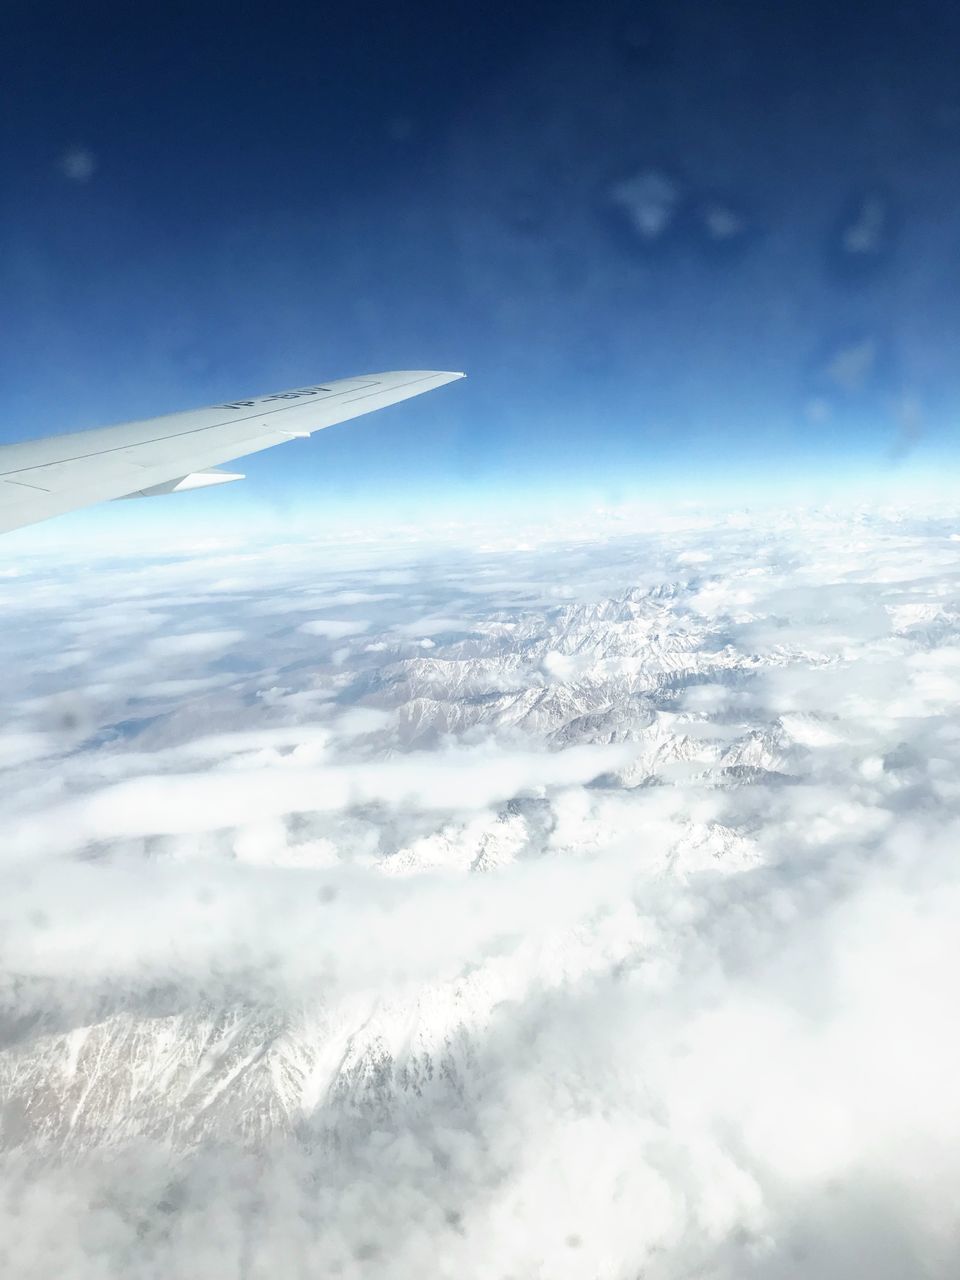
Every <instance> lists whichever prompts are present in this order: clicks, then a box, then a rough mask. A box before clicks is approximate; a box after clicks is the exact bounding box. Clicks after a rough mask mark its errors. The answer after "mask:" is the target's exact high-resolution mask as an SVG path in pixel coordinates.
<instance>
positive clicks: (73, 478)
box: [0, 369, 464, 533]
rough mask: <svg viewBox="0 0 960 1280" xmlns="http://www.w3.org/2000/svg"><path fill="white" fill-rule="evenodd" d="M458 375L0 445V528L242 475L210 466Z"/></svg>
mask: <svg viewBox="0 0 960 1280" xmlns="http://www.w3.org/2000/svg"><path fill="white" fill-rule="evenodd" d="M463 376H464V375H463V374H462V373H443V372H436V371H433V370H424V369H418V370H406V371H404V372H401V373H371V374H368V375H366V376H364V377H361V378H343V379H340V380H339V381H337V382H327V383H324V384H322V385H317V386H314V387H299V388H298V389H297V390H295V391H280V392H278V393H277V394H275V395H271V396H256V397H254V398H253V399H245V400H231V401H229V402H227V403H226V404H219V405H214V406H213V407H212V408H210V409H193V410H191V411H189V412H187V413H171V414H167V415H166V416H165V417H162V418H147V419H144V420H143V421H140V422H125V423H123V424H122V425H120V426H117V427H101V428H98V429H96V430H93V431H77V432H73V433H71V434H70V435H63V436H49V437H47V438H46V439H43V440H27V441H24V442H23V443H22V444H5V445H0V533H5V532H7V531H8V530H10V529H17V528H19V527H20V526H21V525H25V524H33V523H35V522H36V521H38V520H45V519H47V517H48V516H56V515H60V514H61V512H64V511H72V510H74V509H75V508H77V507H86V506H90V505H91V504H92V503H95V502H103V501H105V500H106V499H109V498H130V497H141V496H143V497H146V496H150V495H152V494H159V493H172V492H174V491H176V490H180V489H195V488H200V487H203V486H205V485H208V484H221V483H223V482H224V481H226V480H239V479H242V476H240V475H238V474H236V473H230V472H223V471H212V470H209V468H212V467H216V466H217V465H218V464H219V463H222V462H230V461H232V460H233V459H234V458H240V457H244V456H246V454H248V453H258V452H259V451H260V450H261V449H269V448H271V446H272V445H275V444H283V443H284V442H285V441H287V440H295V439H298V438H300V437H303V436H309V435H311V434H312V433H313V432H314V431H321V430H322V429H323V428H324V427H331V426H333V424H334V423H336V422H346V421H347V419H348V418H358V417H360V415H361V414H364V413H372V412H373V410H374V409H382V408H384V407H385V406H386V405H389V404H396V403H397V402H398V401H399V400H406V399H408V398H409V397H410V396H418V395H421V394H422V393H423V392H424V391H432V390H433V388H434V387H442V386H443V385H444V384H445V383H447V382H453V381H454V380H455V379H457V378H462V377H463Z"/></svg>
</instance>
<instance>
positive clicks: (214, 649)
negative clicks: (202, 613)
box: [147, 630, 243, 658]
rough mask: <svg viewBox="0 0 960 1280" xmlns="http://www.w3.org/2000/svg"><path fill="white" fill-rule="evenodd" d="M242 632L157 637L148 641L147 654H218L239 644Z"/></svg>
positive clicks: (178, 655)
mask: <svg viewBox="0 0 960 1280" xmlns="http://www.w3.org/2000/svg"><path fill="white" fill-rule="evenodd" d="M242 639H243V632H242V631H231V630H222V631H188V632H184V633H181V634H176V633H174V634H172V635H158V636H155V637H154V638H153V639H152V640H150V641H149V643H148V645H147V652H148V653H149V655H150V656H151V657H153V658H181V657H184V658H189V657H194V656H195V655H198V654H204V655H206V654H209V653H219V652H221V651H222V650H224V649H229V648H231V647H232V646H233V645H236V644H239V643H240V641H241V640H242Z"/></svg>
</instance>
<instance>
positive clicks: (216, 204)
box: [0, 0, 960, 519]
mask: <svg viewBox="0 0 960 1280" xmlns="http://www.w3.org/2000/svg"><path fill="white" fill-rule="evenodd" d="M0 24H2V28H3V30H2V32H0V35H2V39H3V45H4V48H5V50H6V53H5V64H6V70H5V77H4V84H3V86H2V88H0V97H2V111H0V121H2V123H0V172H2V174H3V178H4V181H3V184H2V187H0V332H2V334H3V346H2V357H0V394H2V404H3V406H4V411H3V416H2V422H0V438H2V439H11V440H13V439H18V438H25V437H28V436H31V435H39V434H45V433H50V432H56V431H62V430H72V429H78V428H81V427H84V426H93V425H100V424H103V423H107V422H113V421H121V420H124V419H127V418H133V417H143V416H150V415H152V414H155V413H158V412H165V411H171V410H175V409H178V408H189V407H194V406H197V405H201V404H204V403H212V402H216V401H219V400H222V399H224V398H226V397H234V396H237V395H238V394H242V393H248V392H249V393H255V392H258V391H272V390H278V389H281V388H284V387H286V386H295V385H298V384H303V383H307V382H312V381H316V380H317V379H319V378H331V377H338V376H347V375H350V374H355V373H363V372H367V371H374V370H377V369H390V368H409V367H413V368H422V367H426V368H452V369H465V370H467V371H468V373H469V374H470V378H469V380H468V381H467V382H466V383H463V384H459V385H457V386H455V387H451V388H447V389H445V390H444V391H442V392H438V393H436V395H434V396H430V397H426V398H424V399H423V400H420V401H414V402H412V403H410V404H409V405H406V406H401V407H398V408H395V409H392V410H390V411H388V412H385V413H383V414H382V415H375V416H373V417H371V418H369V419H365V420H363V421H361V422H358V423H355V424H351V425H347V426H344V427H342V428H339V429H336V428H335V429H334V430H332V431H330V432H329V433H326V434H325V435H323V436H321V437H319V438H317V439H316V440H314V441H312V442H311V443H310V444H309V445H305V446H299V445H298V446H295V447H294V446H291V450H292V449H293V448H295V449H296V456H294V454H293V452H292V451H291V450H287V449H282V450H277V451H272V452H271V453H269V454H266V455H261V456H260V457H259V458H256V459H251V460H250V461H249V463H248V464H247V465H246V467H245V470H246V471H247V473H248V475H249V477H250V480H249V482H248V483H247V484H246V485H245V486H243V487H242V491H241V487H240V486H237V487H236V488H234V489H233V490H225V491H224V492H222V493H218V494H215V495H210V494H205V495H198V496H197V497H196V498H193V499H189V500H186V499H185V500H183V502H184V503H186V505H183V506H181V507H180V510H181V511H183V512H188V511H190V512H192V511H194V510H199V509H200V508H199V504H200V503H205V504H214V505H212V506H210V507H209V510H211V511H213V510H217V511H219V510H224V511H238V510H241V509H243V510H247V509H254V508H255V509H258V510H262V511H271V510H273V511H276V510H279V511H282V510H284V509H285V508H286V507H289V506H300V507H303V506H307V507H309V506H310V504H311V503H316V504H317V505H318V507H320V506H323V507H324V508H332V507H334V506H337V505H340V506H343V505H348V506H354V505H355V506H358V507H359V508H363V507H364V505H367V506H369V507H370V508H371V509H372V508H377V507H383V506H384V504H388V503H390V502H398V503H400V505H401V506H402V505H403V504H404V503H408V504H409V505H410V506H411V507H416V506H417V505H418V504H422V503H424V502H428V501H431V500H432V501H437V502H448V503H450V502H452V503H454V504H455V503H457V502H458V501H460V500H461V499H462V498H465V497H466V496H468V495H469V496H475V497H478V498H479V499H480V500H481V501H482V500H487V499H489V498H490V497H491V496H494V495H497V496H501V497H502V496H504V495H507V496H509V498H510V500H511V501H516V502H520V503H522V502H524V501H527V500H529V501H530V502H534V501H536V500H538V499H541V498H543V497H545V496H546V495H554V496H555V495H563V494H564V493H567V492H569V491H577V492H580V493H584V494H586V495H587V496H589V497H591V498H592V497H596V496H598V497H600V498H602V499H603V500H607V501H618V500H620V499H624V498H628V497H637V496H640V497H646V496H650V495H651V494H656V495H657V496H663V495H666V494H676V495H678V496H681V497H691V496H693V497H696V496H702V495H704V494H715V493H716V492H717V491H721V492H722V491H724V490H730V491H732V490H733V489H735V488H736V489H738V490H739V491H741V492H746V493H749V492H751V491H753V490H758V491H761V490H762V491H764V492H770V490H771V488H774V489H776V488H777V487H778V486H786V487H790V486H793V487H796V486H798V485H800V486H801V487H802V486H803V485H804V484H807V483H809V484H810V485H811V486H818V485H819V486H823V485H824V484H825V483H827V484H829V485H831V486H833V487H834V488H836V487H838V486H839V487H840V488H843V486H845V485H846V484H848V483H849V484H850V485H851V486H855V485H858V484H865V483H868V482H873V481H878V482H883V483H885V484H893V485H894V486H895V485H896V484H898V483H899V482H900V479H901V477H903V478H904V480H906V479H907V478H910V479H917V478H918V477H919V478H922V477H923V475H924V474H929V475H937V476H939V477H941V479H942V478H943V476H944V475H945V474H948V473H949V469H950V468H952V466H953V465H954V463H955V457H956V451H955V445H954V439H955V437H956V430H955V422H956V405H957V396H958V393H960V362H958V360H957V358H956V357H957V350H958V340H960V313H958V304H957V298H958V296H960V290H958V285H960V279H958V276H960V256H958V254H957V249H958V248H960V178H958V176H957V175H958V170H957V166H956V157H957V154H958V151H960V91H958V89H957V87H956V82H955V66H956V65H957V57H958V55H960V19H958V16H957V14H956V12H955V11H954V10H953V9H952V7H951V6H950V5H948V4H946V3H940V2H939V0H924V3H921V4H919V5H917V6H914V7H913V8H912V9H911V10H910V12H909V13H905V12H904V11H903V10H902V8H901V6H895V5H892V4H886V3H877V4H874V5H871V6H869V9H865V8H861V7H860V6H853V5H851V6H840V7H839V9H838V7H837V6H835V5H828V4H826V3H821V0H808V2H807V3H804V4H802V5H789V4H786V5H780V6H774V7H771V6H768V5H763V4H760V3H753V2H748V0H742V2H741V3H731V2H730V0H724V2H722V3H718V4H711V5H702V4H696V3H693V2H692V0H678V2H677V3H672V4H669V5H667V4H662V5H658V4H656V3H651V4H639V5H638V4H623V3H619V4H617V3H606V2H601V3H599V4H595V5H591V6H589V8H588V7H587V6H583V5H575V4H564V3H554V4H549V5H548V4H545V3H542V4H526V5H525V4H520V5H516V4H514V5H509V6H508V5H506V4H490V5H476V4H473V5H470V6H466V5H458V4H455V3H447V4H443V5H436V4H423V5H414V6H409V7H403V8H402V9H395V10H393V11H389V10H386V9H385V8H383V7H382V6H379V5H369V4H366V5H365V4H356V3H353V4H351V5H340V6H338V5H330V6H323V7H318V6H306V5H304V6H290V7H284V6H279V7H278V6H272V7H267V6H264V5H258V4H245V5H238V4H231V5H211V4H202V3H201V4H190V5H187V4H182V5H176V4H173V5H165V6H163V7H162V8H161V9H158V10H153V9H148V8H146V7H143V6H120V5H114V4H91V5H84V6H82V7H80V6H76V5H55V4H39V5H37V4H32V5H27V4H26V3H22V2H21V0H9V2H8V3H7V4H6V5H5V6H4V13H3V17H2V19H0ZM180 501H181V500H179V499H178V503H179V502H180ZM124 511H125V515H124V519H132V518H140V519H143V518H146V516H145V515H144V516H137V517H134V516H133V515H132V514H131V511H130V509H129V508H127V507H125V508H124ZM97 518H98V519H101V518H106V517H97Z"/></svg>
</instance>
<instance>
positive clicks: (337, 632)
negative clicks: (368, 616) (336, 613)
mask: <svg viewBox="0 0 960 1280" xmlns="http://www.w3.org/2000/svg"><path fill="white" fill-rule="evenodd" d="M369 625H370V624H369V623H367V622H359V621H353V620H350V619H340V620H338V619H333V618H314V619H313V620H312V621H310V622H304V623H302V624H301V626H300V630H301V631H302V632H303V633H304V635H308V636H323V637H324V638H325V639H327V640H342V639H344V638H345V637H346V636H356V635H359V634H360V633H361V632H363V631H366V630H367V628H368V626H369Z"/></svg>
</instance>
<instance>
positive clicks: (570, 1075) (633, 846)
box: [0, 512, 960, 1280]
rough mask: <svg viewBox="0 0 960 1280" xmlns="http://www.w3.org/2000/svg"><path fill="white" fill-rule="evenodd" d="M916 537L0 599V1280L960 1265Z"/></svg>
mask: <svg viewBox="0 0 960 1280" xmlns="http://www.w3.org/2000/svg"><path fill="white" fill-rule="evenodd" d="M954 528H955V526H954V524H953V523H951V522H950V521H948V520H944V519H942V518H934V517H933V516H930V515H924V514H923V513H920V514H917V513H915V512H914V513H902V512H901V513H884V514H871V513H864V512H858V513H855V514H842V513H840V514H838V513H830V512H806V513H797V514H795V515H794V514H789V513H786V514H783V513H781V514H780V515H778V516H777V517H757V516H754V517H743V516H737V517H735V518H730V519H716V520H714V521H712V522H705V521H703V520H700V519H693V518H691V520H690V521H689V522H687V525H686V527H684V526H683V524H682V522H678V523H677V524H675V525H673V526H672V527H668V528H660V529H658V530H654V531H648V532H645V533H633V534H622V535H618V536H611V535H610V533H609V529H608V528H607V529H606V530H605V529H603V528H598V529H597V530H596V531H595V532H594V533H593V535H592V536H583V537H581V538H578V540H577V541H576V542H575V543H571V542H568V543H566V544H563V545H551V544H550V543H549V542H537V541H536V540H535V539H531V540H530V541H529V542H528V543H527V546H528V549H527V550H525V551H517V550H497V549H495V547H494V546H493V545H492V540H487V542H486V549H484V550H479V549H473V550H471V549H470V548H469V547H468V548H462V547H460V548H457V547H453V546H451V547H450V548H448V549H447V550H445V551H442V552H440V551H436V550H430V551H427V550H426V549H424V550H422V551H418V550H417V549H416V548H415V547H414V548H407V549H406V553H405V558H398V557H397V555H396V549H395V548H394V549H393V550H392V551H391V552H390V553H388V552H387V551H386V550H383V551H382V552H381V551H379V550H378V549H377V548H375V547H374V548H367V549H365V552H364V557H357V556H355V555H354V554H353V553H352V552H351V551H349V550H347V551H345V552H344V554H343V557H342V560H341V561H339V562H338V561H337V560H336V559H334V560H332V561H331V559H330V558H329V557H325V559H324V564H323V569H322V571H318V570H317V568H316V556H315V554H313V552H312V550H311V547H310V546H309V545H308V544H306V543H305V544H303V545H297V546H294V547H291V546H289V545H285V546H281V545H270V544H259V543H258V544H256V545H250V546H247V547H241V548H229V549H226V550H225V551H224V552H223V553H222V556H221V558H220V559H219V560H218V557H217V555H215V554H214V555H210V554H208V555H207V556H206V557H205V558H204V559H203V561H200V560H197V559H194V558H192V557H190V556H182V557H173V558H166V559H157V560H156V561H151V560H150V559H149V558H146V559H144V560H143V561H136V562H133V561H130V562H128V561H122V560H121V561H115V562H112V563H108V562H104V563H103V564H102V565H99V566H98V567H97V572H96V573H95V574H85V575H78V574H75V573H73V572H72V571H70V570H69V569H68V568H64V567H62V566H60V565H58V564H55V563H52V562H51V563H50V564H47V563H46V562H44V561H43V560H37V561H35V562H33V563H31V564H28V565H27V566H26V567H25V569H24V571H23V573H21V574H20V575H19V576H18V577H17V578H15V579H11V580H10V581H9V582H4V583H3V585H2V590H3V593H4V606H5V609H6V613H7V617H8V619H9V625H8V626H7V627H5V629H4V632H3V636H2V638H0V650H2V652H0V656H2V657H3V658H4V663H3V670H4V671H5V672H6V673H7V675H6V679H7V681H8V683H7V684H6V685H5V686H4V688H3V693H2V696H3V700H4V713H5V714H4V731H3V733H2V734H0V770H2V771H0V820H2V822H3V829H4V831H5V833H6V835H5V840H4V845H3V849H2V851H0V958H2V970H0V984H2V985H0V1000H2V1009H3V1019H2V1031H3V1037H2V1047H0V1100H2V1104H3V1111H2V1130H0V1133H2V1143H3V1155H2V1163H0V1182H2V1193H3V1194H2V1199H0V1257H2V1259H3V1266H4V1271H5V1273H6V1274H10V1275H17V1276H24V1277H32V1276H38V1277H39V1276H48V1275H51V1274H58V1275H63V1276H68V1277H73V1276H76V1277H100V1276H104V1277H106V1276H113V1275H125V1276H128V1275H131V1276H144V1277H146V1276H154V1275H157V1274H177V1275H182V1276H188V1277H189V1276H197V1277H199V1276H206V1275H210V1274H212V1273H216V1274H217V1275H223V1276H233V1275H235V1276H238V1277H239V1276H244V1277H252V1276H267V1275H273V1274H278V1273H281V1274H292V1275H296V1274H323V1275H326V1274H340V1275H343V1276H357V1277H366V1276H373V1275H377V1276H381V1275H388V1276H396V1277H407V1276H410V1277H413V1276H421V1275H425V1274H439V1275H448V1276H451V1277H452V1276H457V1277H462V1276H471V1275H476V1276H489V1275H513V1276H518V1277H519V1276H524V1277H526V1276H530V1277H533V1276H550V1277H564V1276H569V1277H580V1276H583V1275H596V1276H604V1277H611V1278H613V1277H616V1278H619V1277H624V1278H626V1277H633V1276H635V1275H637V1274H639V1273H642V1274H644V1275H646V1276H649V1277H655V1278H660V1277H662V1278H663V1280H673V1278H674V1277H685V1276H689V1275H694V1274H697V1275H709V1276H717V1277H731V1280H732V1278H733V1277H738V1278H739V1277H744V1276H758V1277H771V1278H778V1277H781V1276H782V1277H787V1276H792V1275H796V1274H798V1272H802V1273H804V1274H816V1275H819V1276H824V1277H834V1276H836V1277H840V1276H846V1275H849V1274H850V1273H851V1272H854V1271H856V1272H864V1271H869V1272H870V1273H871V1274H874V1275H876V1276H878V1277H886V1276H890V1277H894V1276H901V1275H903V1274H908V1273H909V1274H929V1275H937V1276H939V1275H949V1274H952V1273H953V1272H954V1271H955V1270H956V1267H957V1264H958V1262H960V1257H958V1245H957V1239H958V1237H957V1221H956V1212H955V1207H954V1203H953V1201H954V1197H953V1196H952V1194H951V1188H952V1187H953V1186H955V1185H956V1180H957V1177H958V1175H960V1156H958V1155H957V1152H958V1151H960V1141H958V1140H960V1102H958V1099H957V1091H956V1088H955V1084H954V1081H955V1079H956V1078H957V1075H958V1073H960V1028H958V1024H957V1019H956V1016H955V1012H954V1008H953V1006H954V1004H955V999H954V994H953V985H954V984H953V975H954V974H955V973H956V972H957V970H958V965H960V941H958V935H957V932H956V928H955V921H956V918H957V912H958V909H960V868H958V864H957V862H956V857H955V849H956V845H957V836H958V834H960V788H958V786H957V785H956V782H955V779H956V777H957V776H958V764H960V733H958V731H957V728H956V723H955V719H956V711H957V708H958V706H960V554H958V549H957V548H958V543H957V541H956V540H955V539H954V536H953V531H954ZM105 600H109V601H110V602H111V603H110V606H109V607H107V606H106V605H105V604H104V601H105ZM305 610H309V613H310V619H311V621H310V622H308V623H306V624H305V623H304V616H303V615H304V611H305ZM354 610H356V613H355V614H354ZM327 624H329V625H327ZM423 638H430V639H432V640H433V642H434V645H433V647H432V648H430V649H429V650H424V649H423V648H421V645H420V642H421V640H422V639H423ZM52 1223H56V1224H57V1230H56V1231H51V1229H50V1228H51V1224H52Z"/></svg>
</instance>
